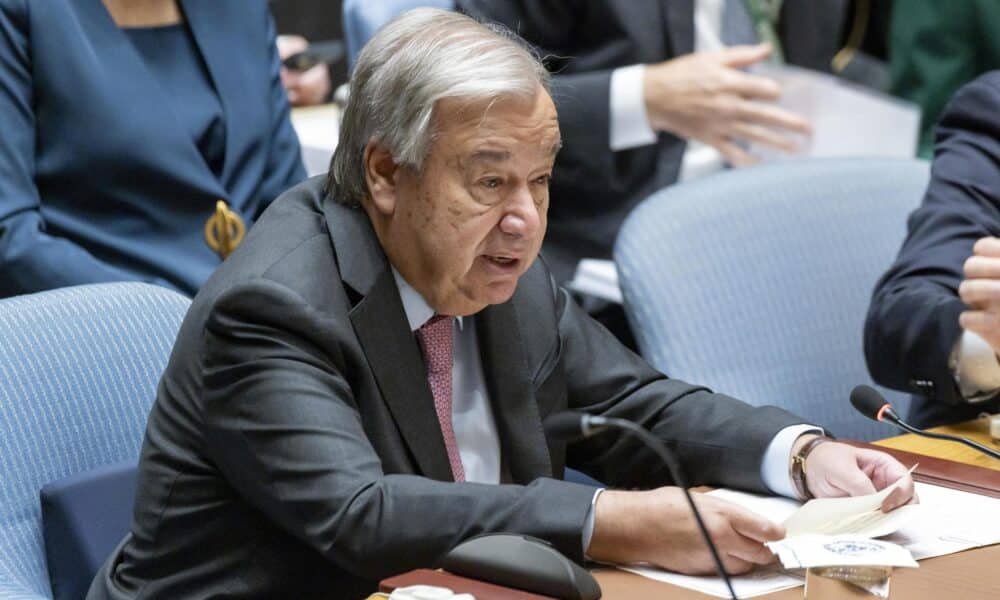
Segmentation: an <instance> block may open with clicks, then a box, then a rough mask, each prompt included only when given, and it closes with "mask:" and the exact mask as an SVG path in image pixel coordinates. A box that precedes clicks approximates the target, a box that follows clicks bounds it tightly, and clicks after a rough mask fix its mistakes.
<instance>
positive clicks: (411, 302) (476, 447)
mask: <svg viewBox="0 0 1000 600" xmlns="http://www.w3.org/2000/svg"><path fill="white" fill-rule="evenodd" d="M392 275H393V277H394V278H395V280H396V288H397V289H398V290H399V299H400V300H401V301H402V303H403V310H404V311H405V312H406V320H407V321H408V322H409V324H410V330H411V331H416V330H418V329H420V326H421V325H423V324H424V323H426V322H427V321H428V320H430V318H431V317H433V316H434V309H433V308H431V307H430V305H429V304H427V301H426V300H424V297H423V296H421V295H420V293H419V292H418V291H417V290H416V289H414V288H413V286H411V285H410V284H409V283H408V282H407V281H406V280H405V279H403V276H402V275H400V274H399V271H397V270H396V269H395V268H393V269H392ZM455 321H456V326H455V343H454V345H453V352H454V363H453V367H452V371H451V386H452V399H451V400H452V427H453V428H454V430H455V440H456V442H457V443H458V452H459V455H460V456H461V457H462V467H463V468H464V469H465V480H466V481H469V482H473V483H500V436H499V434H497V426H496V421H495V420H494V419H493V412H492V410H491V408H490V398H489V393H488V391H487V389H486V380H485V379H484V377H483V366H482V363H481V362H480V358H479V345H478V342H477V339H476V325H475V319H464V318H462V317H457V318H456V319H455ZM811 431H819V430H818V429H816V428H815V427H813V426H811V425H791V426H789V427H786V428H784V429H782V430H781V431H779V432H778V435H776V436H774V439H773V440H771V443H770V444H769V445H768V447H767V450H766V451H765V453H764V460H763V461H762V462H761V476H762V478H763V480H764V485H766V486H767V487H768V489H770V490H771V491H772V492H774V493H775V494H780V495H783V496H789V497H792V498H794V497H795V486H794V484H793V483H792V480H791V475H790V473H789V468H788V466H789V461H790V460H791V455H792V445H793V444H794V443H795V440H796V439H798V437H799V436H800V435H802V434H803V433H808V432H811ZM601 491H602V490H598V491H597V492H596V493H595V494H594V498H593V500H592V502H591V506H592V507H593V504H594V503H596V502H597V497H598V496H599V495H600V493H601ZM593 530H594V511H593V508H592V509H591V511H590V514H589V515H588V516H587V522H586V524H585V525H584V531H583V549H584V551H586V549H587V548H588V547H589V546H590V537H591V534H592V533H593Z"/></svg>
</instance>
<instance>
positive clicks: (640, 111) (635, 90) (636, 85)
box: [608, 65, 656, 152]
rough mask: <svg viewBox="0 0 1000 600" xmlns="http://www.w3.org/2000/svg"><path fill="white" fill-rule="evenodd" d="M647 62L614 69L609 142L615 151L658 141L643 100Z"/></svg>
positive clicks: (612, 74)
mask: <svg viewBox="0 0 1000 600" xmlns="http://www.w3.org/2000/svg"><path fill="white" fill-rule="evenodd" d="M645 72H646V66H645V65H632V66H629V67H620V68H618V69H615V70H614V71H612V72H611V99H610V100H611V123H610V128H609V129H610V135H609V137H610V138H611V139H610V140H608V144H609V146H610V147H611V150H612V151H613V152H618V151H619V150H628V149H629V148H637V147H639V146H648V145H649V144H655V143H656V132H655V131H653V128H652V127H650V126H649V119H648V118H647V117H646V103H645V102H644V101H643V90H642V79H643V74H644V73H645Z"/></svg>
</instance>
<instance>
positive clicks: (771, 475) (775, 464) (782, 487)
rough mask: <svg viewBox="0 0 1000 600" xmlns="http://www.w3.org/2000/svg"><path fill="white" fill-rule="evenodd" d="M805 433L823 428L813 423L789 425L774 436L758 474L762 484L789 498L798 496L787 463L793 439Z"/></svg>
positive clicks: (788, 463)
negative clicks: (762, 481)
mask: <svg viewBox="0 0 1000 600" xmlns="http://www.w3.org/2000/svg"><path fill="white" fill-rule="evenodd" d="M806 433H823V430H822V429H819V428H817V427H815V426H813V425H789V426H788V427H785V428H784V429H782V430H781V431H779V432H778V435H776V436H774V439H772V440H771V443H770V444H769V445H768V447H767V451H766V452H764V461H763V462H762V463H761V465H760V476H761V478H762V479H763V480H764V485H766V486H767V488H768V489H769V490H771V491H772V492H774V493H775V494H778V495H781V496H787V497H789V498H797V497H798V494H796V493H795V484H794V483H792V476H791V473H790V469H789V465H790V464H791V460H792V446H794V445H795V440H797V439H799V436H801V435H803V434H806Z"/></svg>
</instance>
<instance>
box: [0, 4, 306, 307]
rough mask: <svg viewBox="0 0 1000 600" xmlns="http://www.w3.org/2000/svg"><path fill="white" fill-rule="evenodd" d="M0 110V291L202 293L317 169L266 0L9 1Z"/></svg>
mask: <svg viewBox="0 0 1000 600" xmlns="http://www.w3.org/2000/svg"><path fill="white" fill-rule="evenodd" d="M0 114H2V115H3V128H2V129H0V296H10V295H15V294H23V293H30V292H36V291H41V290H46V289H51V288H56V287H61V286H68V285H77V284H83V283H96V282H103V281H121V280H135V281H146V282H151V283H156V284H160V285H165V286H168V287H171V288H174V289H177V290H179V291H181V292H183V293H186V294H189V295H190V294H193V293H194V292H195V291H196V290H197V289H198V287H199V286H200V285H201V284H202V282H204V281H205V279H206V278H207V277H208V276H209V274H211V272H212V271H213V270H214V269H215V267H216V266H218V264H219V263H220V262H221V260H223V258H224V257H225V256H226V255H227V254H228V253H229V252H231V251H232V249H233V248H234V247H235V246H236V245H238V243H239V241H240V239H241V237H242V235H243V234H244V233H245V231H246V230H247V229H248V228H249V227H250V224H251V223H252V222H253V220H254V219H256V218H257V217H258V215H259V214H260V213H261V211H262V210H263V209H264V208H265V207H266V206H267V205H268V204H269V203H270V202H271V201H272V200H273V199H274V198H275V197H276V196H277V195H278V194H279V193H281V192H282V191H284V190H285V189H287V188H288V187H290V186H291V185H293V184H294V183H296V182H298V181H300V180H302V179H303V178H304V177H305V172H304V170H303V167H302V162H301V154H300V149H299V144H298V141H297V139H296V136H295V133H294V131H293V130H292V128H291V125H290V123H289V120H288V101H287V99H286V96H285V91H284V89H283V88H282V85H281V81H280V78H279V60H278V53H277V50H276V48H275V34H274V27H273V23H272V21H271V17H270V14H269V12H268V7H267V3H266V1H265V0H217V1H214V2H198V1H193V0H186V1H184V0H181V1H177V0H104V1H103V2H88V3H80V2H71V1H69V0H52V1H50V2H41V3H38V2H32V3H31V8H30V10H29V8H28V2H27V1H26V0H0ZM220 201H221V202H220Z"/></svg>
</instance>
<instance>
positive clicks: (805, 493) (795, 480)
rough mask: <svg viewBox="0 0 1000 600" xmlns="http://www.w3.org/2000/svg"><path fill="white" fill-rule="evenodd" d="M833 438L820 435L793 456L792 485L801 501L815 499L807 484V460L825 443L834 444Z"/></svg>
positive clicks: (791, 467)
mask: <svg viewBox="0 0 1000 600" xmlns="http://www.w3.org/2000/svg"><path fill="white" fill-rule="evenodd" d="M832 441H833V438H832V437H830V436H829V435H826V434H820V435H818V436H816V437H814V438H813V439H811V440H809V441H808V442H806V443H805V444H803V445H802V447H801V448H799V451H798V452H796V453H795V454H794V455H793V456H792V462H791V464H790V465H789V468H790V469H791V477H792V485H794V486H795V492H796V493H797V494H798V496H799V500H809V499H811V498H813V495H812V492H810V491H809V485H808V484H807V483H806V459H807V458H809V454H810V453H811V452H812V451H813V450H815V449H816V446H819V445H820V444H822V443H823V442H832Z"/></svg>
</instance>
